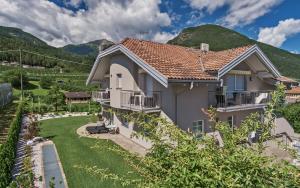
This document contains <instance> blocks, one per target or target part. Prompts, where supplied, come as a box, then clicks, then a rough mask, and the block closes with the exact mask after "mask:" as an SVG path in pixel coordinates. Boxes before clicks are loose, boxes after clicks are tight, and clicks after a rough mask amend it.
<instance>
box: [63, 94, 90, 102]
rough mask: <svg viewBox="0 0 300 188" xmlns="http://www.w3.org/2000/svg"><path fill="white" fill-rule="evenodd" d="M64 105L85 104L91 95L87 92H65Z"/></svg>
mask: <svg viewBox="0 0 300 188" xmlns="http://www.w3.org/2000/svg"><path fill="white" fill-rule="evenodd" d="M64 95H65V98H66V99H65V101H66V103H87V102H89V101H90V100H91V95H90V94H89V93H87V92H66V93H64Z"/></svg>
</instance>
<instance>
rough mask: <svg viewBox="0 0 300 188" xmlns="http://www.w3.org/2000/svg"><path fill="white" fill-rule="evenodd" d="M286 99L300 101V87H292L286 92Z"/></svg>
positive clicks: (290, 101)
mask: <svg viewBox="0 0 300 188" xmlns="http://www.w3.org/2000/svg"><path fill="white" fill-rule="evenodd" d="M285 94H286V101H287V102H288V103H296V102H300V87H299V86H298V87H292V88H291V89H290V90H287V91H286V92H285Z"/></svg>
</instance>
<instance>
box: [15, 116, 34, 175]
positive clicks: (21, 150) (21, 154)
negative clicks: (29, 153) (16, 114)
mask: <svg viewBox="0 0 300 188" xmlns="http://www.w3.org/2000/svg"><path fill="white" fill-rule="evenodd" d="M29 121H30V120H29V118H28V117H27V116H24V117H23V118H22V124H21V130H20V133H19V140H18V143H17V152H16V159H15V164H14V167H13V170H12V176H13V179H15V178H16V177H17V176H18V175H20V173H21V172H22V169H23V159H24V158H25V157H26V156H25V146H26V141H25V139H24V135H25V127H26V125H27V124H28V123H29Z"/></svg>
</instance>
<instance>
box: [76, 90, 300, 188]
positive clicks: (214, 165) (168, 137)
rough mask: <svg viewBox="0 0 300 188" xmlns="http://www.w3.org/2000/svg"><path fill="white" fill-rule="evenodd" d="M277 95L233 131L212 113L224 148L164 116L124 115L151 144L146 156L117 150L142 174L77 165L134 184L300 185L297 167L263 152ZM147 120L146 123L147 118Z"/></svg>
mask: <svg viewBox="0 0 300 188" xmlns="http://www.w3.org/2000/svg"><path fill="white" fill-rule="evenodd" d="M278 97H280V96H279V95H278V93H277V92H274V93H273V97H272V99H273V100H272V101H271V103H270V104H269V105H268V109H267V110H266V111H265V117H266V118H265V119H266V120H265V121H264V122H261V121H259V115H258V114H251V115H250V116H249V117H248V118H247V119H246V120H244V121H243V122H242V124H241V126H240V128H239V129H236V130H235V131H232V130H231V129H230V128H229V125H228V123H225V122H220V121H218V122H217V121H216V118H215V115H214V114H215V113H211V116H210V121H212V122H213V124H214V125H215V129H216V130H218V131H219V133H220V134H221V135H222V138H223V142H224V143H223V146H220V145H219V144H218V143H217V142H216V139H215V138H214V137H213V136H203V138H202V139H196V138H195V137H194V136H193V135H191V134H189V133H187V132H185V131H183V130H181V129H179V128H177V127H176V126H175V125H174V124H172V123H170V122H169V121H167V120H166V119H164V118H161V117H158V116H155V115H149V114H142V113H133V114H129V115H127V114H126V115H124V114H123V116H124V117H127V118H128V117H129V119H130V120H131V121H133V122H134V123H135V124H137V125H139V128H140V132H138V133H137V134H136V135H135V136H139V137H141V136H142V137H145V136H146V138H148V139H150V140H151V141H152V143H153V146H152V148H151V151H150V153H148V154H147V155H146V156H145V157H144V158H138V157H136V156H132V155H130V154H128V153H126V152H124V151H119V150H116V151H118V152H120V153H121V154H122V155H123V156H124V158H125V159H126V160H127V161H128V163H129V164H131V165H132V166H133V167H134V169H136V170H137V171H138V172H139V174H140V175H141V176H142V178H136V179H130V178H129V177H130V173H128V176H126V175H125V176H119V175H116V174H114V173H111V172H110V171H109V170H107V169H99V168H97V167H90V166H80V165H78V166H76V167H77V168H79V169H84V170H86V171H87V172H89V173H91V174H93V175H96V176H99V178H100V179H113V180H116V181H120V182H121V183H122V184H123V185H125V186H126V185H132V184H134V185H137V186H138V187H300V178H299V176H300V170H299V169H298V168H296V167H294V166H292V165H290V164H288V163H286V162H283V161H276V160H275V159H274V158H271V157H267V156H264V155H262V152H263V150H264V147H263V143H264V142H265V141H266V140H267V139H269V137H270V130H271V128H272V127H271V125H273V124H274V108H273V107H274V106H278V105H279V104H277V102H278V101H279V100H277V98H278ZM210 111H211V112H213V111H214V110H210ZM115 113H118V112H115ZM120 113H121V112H120ZM120 115H122V114H120ZM145 118H147V119H148V121H145ZM157 125H159V126H157ZM257 129H260V130H262V131H263V133H262V134H261V137H260V138H259V140H258V143H256V144H252V145H249V144H247V143H248V136H249V134H250V133H251V132H252V131H256V130H257ZM137 161H139V162H137Z"/></svg>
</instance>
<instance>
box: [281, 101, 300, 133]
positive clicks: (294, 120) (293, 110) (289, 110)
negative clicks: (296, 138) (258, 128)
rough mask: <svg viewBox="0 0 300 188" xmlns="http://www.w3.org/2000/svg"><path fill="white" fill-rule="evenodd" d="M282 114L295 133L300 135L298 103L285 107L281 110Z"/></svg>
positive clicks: (299, 109)
mask: <svg viewBox="0 0 300 188" xmlns="http://www.w3.org/2000/svg"><path fill="white" fill-rule="evenodd" d="M282 114H283V116H284V117H285V118H286V119H287V120H288V122H289V123H290V124H291V125H292V127H293V128H294V130H295V132H297V133H300V103H295V104H290V105H288V106H286V107H285V108H283V110H282Z"/></svg>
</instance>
